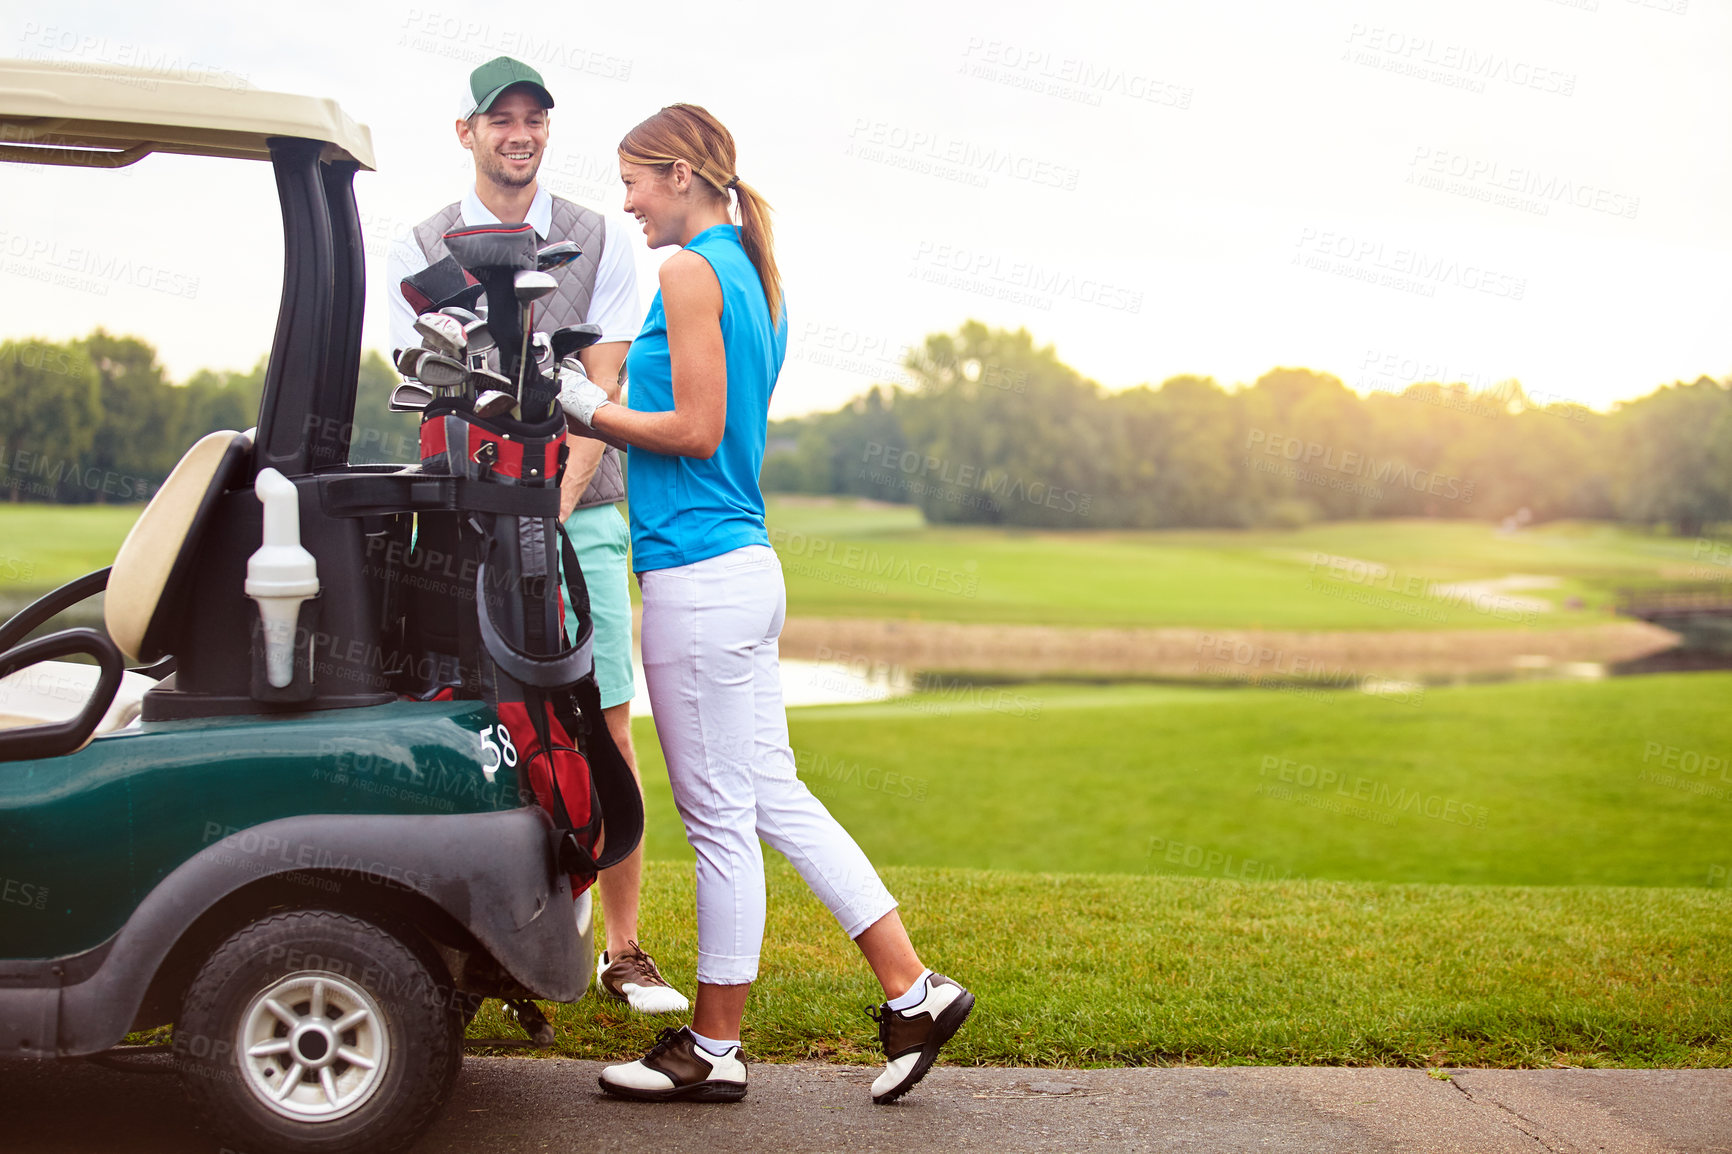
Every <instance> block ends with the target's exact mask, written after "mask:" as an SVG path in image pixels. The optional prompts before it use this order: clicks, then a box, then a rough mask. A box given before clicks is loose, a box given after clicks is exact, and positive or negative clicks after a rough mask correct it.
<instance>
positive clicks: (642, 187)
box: [619, 158, 686, 248]
mask: <svg viewBox="0 0 1732 1154" xmlns="http://www.w3.org/2000/svg"><path fill="white" fill-rule="evenodd" d="M619 178H620V180H621V181H623V182H624V184H625V210H626V211H627V212H629V213H631V214H632V215H633V216H635V217H636V218H637V221H638V223H639V224H641V225H643V235H644V241H645V243H647V244H648V245H649V246H650V247H651V248H662V247H663V246H665V245H670V244H679V243H680V226H681V225H682V224H683V223H684V221H685V204H684V201H685V199H686V198H684V197H682V196H680V194H679V191H678V190H677V189H676V188H675V187H674V185H675V180H674V173H673V171H672V170H670V171H668V172H665V173H664V172H662V171H660V170H659V169H658V168H657V167H655V166H652V165H648V164H633V163H632V162H631V161H629V160H626V159H624V158H621V160H620V162H619Z"/></svg>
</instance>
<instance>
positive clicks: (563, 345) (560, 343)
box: [552, 324, 601, 364]
mask: <svg viewBox="0 0 1732 1154" xmlns="http://www.w3.org/2000/svg"><path fill="white" fill-rule="evenodd" d="M599 340H601V326H600V325H593V324H581V325H566V326H565V327H564V328H562V329H554V330H553V341H552V343H553V360H554V363H555V364H559V363H562V362H563V361H564V360H565V358H566V357H569V356H570V355H571V354H573V353H575V352H578V351H579V350H581V349H587V348H588V347H589V346H590V345H593V344H595V343H596V342H597V341H599Z"/></svg>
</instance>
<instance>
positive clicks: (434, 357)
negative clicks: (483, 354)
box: [416, 352, 469, 393]
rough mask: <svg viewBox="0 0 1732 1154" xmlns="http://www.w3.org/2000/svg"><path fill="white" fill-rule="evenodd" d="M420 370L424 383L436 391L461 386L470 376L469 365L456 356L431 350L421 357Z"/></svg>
mask: <svg viewBox="0 0 1732 1154" xmlns="http://www.w3.org/2000/svg"><path fill="white" fill-rule="evenodd" d="M419 368H420V372H419V373H417V374H416V376H418V377H419V378H420V380H421V383H422V384H423V385H426V386H427V387H428V388H429V389H432V390H433V391H434V392H435V393H437V392H439V391H440V390H444V389H456V388H461V387H462V385H463V382H464V381H465V380H466V379H467V378H468V376H469V366H468V365H466V364H464V363H463V362H462V361H460V360H458V359H457V358H455V357H447V356H443V355H442V354H440V353H434V352H429V353H428V354H427V355H426V356H424V357H422V358H421V364H420V366H419Z"/></svg>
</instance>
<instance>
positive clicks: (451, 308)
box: [439, 305, 481, 329]
mask: <svg viewBox="0 0 1732 1154" xmlns="http://www.w3.org/2000/svg"><path fill="white" fill-rule="evenodd" d="M439 311H440V312H441V313H444V314H445V315H446V316H448V317H456V318H457V319H458V320H460V321H462V322H463V327H464V328H465V329H467V328H468V327H469V326H470V325H472V324H474V323H475V322H476V321H478V320H480V319H481V318H480V317H478V316H476V315H475V314H474V313H472V312H470V311H469V310H468V309H466V308H461V307H459V306H457V305H446V306H445V307H444V308H442V309H440V310H439Z"/></svg>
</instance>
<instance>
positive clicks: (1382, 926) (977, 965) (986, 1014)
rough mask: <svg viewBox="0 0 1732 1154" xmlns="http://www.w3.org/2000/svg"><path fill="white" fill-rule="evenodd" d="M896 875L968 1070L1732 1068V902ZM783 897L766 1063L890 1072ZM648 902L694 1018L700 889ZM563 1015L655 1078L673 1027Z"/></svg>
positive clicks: (842, 975)
mask: <svg viewBox="0 0 1732 1154" xmlns="http://www.w3.org/2000/svg"><path fill="white" fill-rule="evenodd" d="M883 872H884V876H885V881H886V883H887V884H888V885H889V886H890V888H891V891H892V892H893V893H895V894H896V895H897V897H898V900H899V901H900V902H901V903H902V916H903V918H904V920H905V921H906V922H907V924H908V926H909V930H910V933H911V934H912V935H913V937H914V939H915V942H916V943H917V945H918V946H919V947H920V948H921V950H922V952H923V954H924V955H925V957H926V959H927V960H928V962H929V963H930V964H932V965H934V966H936V967H938V968H940V969H942V970H944V971H945V972H947V973H949V974H951V975H952V976H954V977H956V978H958V979H959V980H961V981H963V982H964V983H966V984H967V985H969V986H970V987H971V988H972V989H973V990H974V991H975V993H976V995H977V996H978V998H979V1003H978V1007H977V1009H976V1010H975V1013H974V1016H973V1017H972V1018H971V1019H970V1021H969V1024H968V1025H967V1026H966V1027H965V1028H964V1029H963V1030H962V1032H961V1033H960V1034H958V1035H957V1037H956V1039H955V1041H954V1042H952V1043H951V1045H950V1046H949V1047H947V1049H946V1051H945V1058H946V1060H947V1061H950V1062H955V1063H962V1064H1014V1065H1051V1066H1088V1065H1116V1064H1139V1065H1148V1064H1169V1063H1195V1064H1223V1065H1224V1064H1243V1063H1264V1064H1324V1065H1395V1066H1437V1065H1475V1066H1524V1067H1547V1066H1551V1065H1553V1064H1555V1063H1566V1064H1571V1065H1582V1066H1599V1065H1626V1066H1726V1065H1732V1000H1729V999H1728V997H1727V993H1728V991H1727V988H1726V982H1727V972H1728V965H1727V963H1728V961H1732V922H1729V920H1728V917H1727V914H1728V913H1729V912H1732V903H1729V902H1728V900H1727V895H1726V894H1725V893H1724V892H1722V891H1708V890H1700V889H1698V890H1676V889H1672V890H1630V889H1611V888H1501V887H1456V886H1397V885H1378V884H1335V883H1327V882H1283V883H1271V884H1257V883H1251V882H1228V881H1218V880H1217V881H1211V880H1205V879H1195V878H1146V877H1143V878H1139V877H1124V876H1103V875H1089V876H1078V875H1067V874H1053V873H1041V874H1036V873H995V872H986V871H977V870H960V869H956V870H944V869H928V868H909V867H903V868H891V869H886V870H884V871H883ZM769 882H770V917H769V926H768V929H767V932H766V941H765V951H764V957H763V963H762V973H761V976H760V979H759V981H758V983H757V984H756V986H755V987H754V989H753V992H752V999H751V1002H750V1004H749V1005H748V1006H747V1013H746V1029H745V1033H744V1037H743V1039H742V1040H743V1042H744V1044H745V1047H746V1051H747V1053H748V1055H749V1056H751V1057H753V1058H757V1059H760V1060H773V1061H788V1060H796V1059H814V1058H815V1059H830V1060H837V1061H849V1062H852V1061H860V1062H878V1061H881V1060H882V1059H881V1058H880V1057H879V1056H878V1054H877V1052H876V1050H875V1042H876V1035H875V1033H874V1028H873V1026H872V1024H871V1023H870V1022H869V1021H867V1019H866V1018H865V1017H864V1016H863V1014H862V1013H861V1007H862V1006H864V1005H865V1004H867V1003H868V1002H876V1001H878V1000H879V999H880V998H881V997H882V995H881V994H880V993H879V991H878V990H877V988H876V986H875V985H874V983H873V982H872V979H871V974H870V971H868V970H867V968H866V966H865V963H864V962H862V961H861V960H860V958H859V956H858V954H857V953H856V952H855V950H854V948H853V947H852V945H850V944H849V943H848V941H847V940H846V939H845V938H844V937H843V936H842V932H841V930H840V929H838V928H837V926H836V923H835V921H834V920H833V919H832V918H831V917H830V916H829V914H828V912H827V911H826V910H825V909H824V908H823V907H822V906H821V905H819V904H818V903H817V902H816V900H814V899H813V898H812V897H811V896H810V894H808V893H807V892H806V890H805V888H804V886H803V885H802V884H801V882H800V880H799V878H798V877H797V876H796V875H795V874H794V873H793V871H792V870H791V869H789V868H788V867H787V866H786V865H785V864H783V863H781V861H780V860H779V859H777V860H775V861H774V862H772V863H771V868H770V869H769ZM643 897H644V919H643V925H642V933H641V937H642V940H643V941H644V942H645V944H646V947H647V948H648V949H650V950H651V951H652V952H653V953H654V954H655V956H656V959H657V961H658V962H659V963H660V965H661V968H662V970H663V972H664V973H665V974H666V975H667V976H668V978H669V980H671V981H672V982H674V983H675V984H676V985H677V986H679V987H681V988H682V989H684V990H686V991H687V992H688V993H689V992H690V991H691V990H692V989H693V984H692V983H693V980H694V979H693V974H692V968H691V967H692V959H693V958H694V957H695V954H696V941H695V938H694V929H693V920H692V900H693V896H692V881H691V871H690V869H689V867H686V866H683V865H679V864H675V863H671V862H652V863H651V864H650V866H649V868H648V870H647V871H646V875H645V879H644V891H643ZM550 1008H555V1007H550ZM556 1009H557V1014H556V1016H555V1026H556V1030H557V1034H558V1052H559V1053H560V1054H562V1055H564V1056H572V1057H583V1058H624V1057H636V1056H638V1055H640V1054H641V1053H642V1052H643V1050H644V1049H645V1048H647V1047H648V1046H649V1045H650V1044H651V1043H652V1042H653V1041H654V1039H655V1033H656V1031H657V1030H658V1029H660V1028H661V1027H662V1026H664V1025H666V1024H667V1022H666V1020H665V1019H660V1018H647V1017H644V1016H642V1015H636V1014H632V1013H630V1012H629V1011H624V1010H623V1009H621V1008H620V1007H619V1004H618V1003H608V1004H604V1003H602V1002H600V1001H599V1000H598V999H596V998H595V997H589V998H585V999H584V1000H583V1001H581V1002H579V1003H576V1004H574V1005H569V1006H560V1007H556ZM501 1036H504V1037H512V1036H516V1037H521V1033H520V1032H519V1031H517V1030H516V1029H515V1027H513V1026H509V1025H507V1024H506V1023H505V1021H504V1020H503V1019H502V1018H500V1017H499V1015H498V1011H497V1004H496V1003H489V1005H488V1007H487V1008H486V1009H485V1010H483V1012H482V1014H481V1016H480V1017H478V1018H477V1020H476V1022H475V1023H474V1025H473V1026H472V1027H471V1037H501ZM861 1079H862V1085H864V1084H865V1081H866V1080H868V1079H869V1075H868V1074H867V1073H865V1072H862V1074H861Z"/></svg>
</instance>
